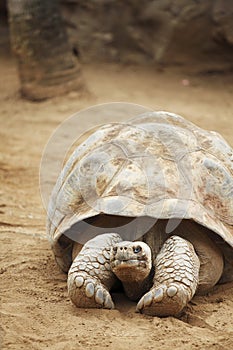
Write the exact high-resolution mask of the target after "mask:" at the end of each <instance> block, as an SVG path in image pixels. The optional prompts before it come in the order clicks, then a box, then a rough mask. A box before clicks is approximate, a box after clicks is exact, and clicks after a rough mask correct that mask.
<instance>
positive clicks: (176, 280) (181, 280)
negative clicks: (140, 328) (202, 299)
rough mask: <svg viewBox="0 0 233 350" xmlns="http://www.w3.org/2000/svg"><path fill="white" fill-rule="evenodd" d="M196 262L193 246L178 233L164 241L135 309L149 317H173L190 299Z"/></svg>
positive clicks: (195, 277)
mask: <svg viewBox="0 0 233 350" xmlns="http://www.w3.org/2000/svg"><path fill="white" fill-rule="evenodd" d="M199 269H200V261H199V258H198V256H197V255H196V253H195V250H194V248H193V245H192V244H191V243H190V242H188V241H186V240H185V239H183V238H181V237H179V236H172V237H170V238H168V239H167V240H166V242H165V243H164V245H163V247H162V249H161V250H160V252H159V254H158V255H157V257H156V259H155V275H154V283H153V287H152V288H151V290H150V291H149V292H148V293H146V294H145V295H144V296H143V297H142V298H141V299H140V301H139V302H138V305H137V310H138V311H140V312H143V313H145V314H147V315H152V316H176V315H178V314H179V313H180V312H181V311H182V310H183V308H184V307H185V306H186V305H187V303H188V302H189V301H190V300H191V299H192V297H193V295H194V294H195V292H196V289H197V285H198V276H199Z"/></svg>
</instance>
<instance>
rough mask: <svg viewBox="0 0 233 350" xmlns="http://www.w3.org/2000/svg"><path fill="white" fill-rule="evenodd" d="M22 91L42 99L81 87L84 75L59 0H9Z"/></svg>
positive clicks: (13, 43) (13, 44) (11, 28)
mask: <svg viewBox="0 0 233 350" xmlns="http://www.w3.org/2000/svg"><path fill="white" fill-rule="evenodd" d="M8 12H9V22H10V31H11V43H12V49H13V52H14V53H15V54H16V57H17V61H18V69H19V76H20V81H21V93H22V95H23V96H24V97H26V98H28V99H31V100H43V99H46V98H49V97H53V96H57V95H61V94H63V93H66V92H68V91H71V90H80V88H81V87H82V78H81V73H80V67H79V65H78V62H77V58H74V56H73V54H72V50H71V48H70V46H69V43H68V38H67V34H66V31H65V27H64V24H63V21H62V17H61V14H60V12H59V0H8Z"/></svg>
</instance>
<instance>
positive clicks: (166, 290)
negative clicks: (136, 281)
mask: <svg viewBox="0 0 233 350" xmlns="http://www.w3.org/2000/svg"><path fill="white" fill-rule="evenodd" d="M189 299H190V294H189V292H188V290H187V287H186V286H184V285H182V284H181V283H171V284H168V285H165V284H160V285H158V286H156V287H153V288H152V289H151V290H150V291H149V292H148V293H146V294H145V295H144V296H143V297H142V298H141V299H140V301H139V302H138V304H137V311H139V312H141V313H144V314H146V315H151V316H160V317H163V316H177V315H179V314H180V312H181V311H182V310H183V309H184V307H185V306H186V305H187V302H188V300H189Z"/></svg>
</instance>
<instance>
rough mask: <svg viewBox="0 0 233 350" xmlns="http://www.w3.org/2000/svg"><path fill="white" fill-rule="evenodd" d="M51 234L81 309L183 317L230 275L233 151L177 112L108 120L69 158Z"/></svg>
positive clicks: (53, 201)
mask: <svg viewBox="0 0 233 350" xmlns="http://www.w3.org/2000/svg"><path fill="white" fill-rule="evenodd" d="M47 232H48V236H49V239H50V242H51V247H52V250H53V252H54V256H55V259H56V261H57V263H58V265H59V266H60V268H61V269H62V270H63V271H64V272H66V273H67V272H68V294H69V297H70V299H71V301H72V302H73V303H74V304H75V305H76V306H77V307H84V308H95V307H96V308H101V307H102V308H108V309H111V308H114V303H113V300H112V297H111V294H110V293H111V291H112V290H113V288H114V286H116V285H117V284H119V283H121V284H122V285H123V288H124V291H125V293H126V295H127V296H128V297H129V298H130V299H132V300H135V301H138V304H137V311H139V312H141V313H145V314H148V315H153V316H161V317H162V316H179V315H180V314H181V312H182V310H183V309H184V308H185V307H186V306H187V304H188V302H189V301H190V300H191V299H192V298H193V296H194V295H195V294H198V293H199V294H205V293H207V292H209V291H210V290H211V289H212V288H213V287H214V286H215V285H216V284H217V283H226V282H230V281H233V254H232V248H233V151H232V149H231V148H230V146H229V145H228V144H227V142H226V141H225V140H224V139H223V138H222V137H221V136H220V135H219V134H218V133H216V132H212V131H206V130H203V129H201V128H199V127H197V126H196V125H194V124H192V123H191V122H190V121H187V120H186V119H184V118H182V117H181V116H178V115H176V114H173V113H169V112H165V111H159V112H148V113H145V114H142V115H140V116H139V117H137V118H135V119H132V120H129V121H126V122H124V123H111V124H106V125H102V126H101V127H99V129H98V130H97V131H95V132H94V133H93V134H91V135H90V136H89V137H88V138H87V139H86V140H85V141H84V142H83V143H82V144H80V145H79V146H78V147H77V148H76V149H75V151H74V152H73V153H72V155H71V157H70V158H69V159H68V161H67V163H66V164H65V166H64V168H63V169H62V171H61V174H60V175H59V177H58V179H57V182H56V185H55V187H54V189H53V191H52V194H51V198H50V202H49V207H48V222H47Z"/></svg>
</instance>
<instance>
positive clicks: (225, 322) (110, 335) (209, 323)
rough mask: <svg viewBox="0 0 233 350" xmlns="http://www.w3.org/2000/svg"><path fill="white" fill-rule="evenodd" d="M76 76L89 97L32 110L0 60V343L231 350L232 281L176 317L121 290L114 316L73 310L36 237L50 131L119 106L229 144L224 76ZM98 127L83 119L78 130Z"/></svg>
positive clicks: (105, 71)
mask: <svg viewBox="0 0 233 350" xmlns="http://www.w3.org/2000/svg"><path fill="white" fill-rule="evenodd" d="M83 72H84V77H85V79H86V82H87V85H88V88H89V91H90V94H88V95H87V94H78V93H70V94H69V95H68V96H66V97H62V98H59V99H56V98H55V99H53V100H50V101H46V102H43V103H39V104H38V103H37V104H36V103H30V102H26V101H23V100H21V99H20V98H19V94H18V92H17V91H18V87H19V83H18V79H17V75H16V68H15V65H14V62H13V61H12V60H9V58H5V59H4V58H2V59H1V60H0V76H1V86H0V118H1V127H0V135H1V139H0V140H1V141H0V146H1V158H0V181H1V188H0V196H1V202H0V235H1V236H0V239H1V270H0V278H1V285H0V288H1V327H0V341H1V345H2V346H3V348H5V349H17V350H18V349H30V350H31V349H45V348H49V349H56V350H59V349H66V350H71V349H104V348H107V349H119V350H120V349H131V348H136V349H156V348H159V349H161V350H165V349H172V348H177V349H181V350H182V349H185V350H187V349H190V350H192V349H201V350H205V349H214V350H220V349H221V350H222V349H228V350H230V349H233V326H232V318H233V284H227V285H224V286H220V287H217V288H216V289H215V290H214V291H213V292H212V293H210V295H208V296H205V297H195V298H194V299H193V301H192V302H191V303H190V304H189V307H188V308H187V310H186V311H185V313H184V314H183V316H182V318H181V319H176V318H172V317H168V318H164V319H160V318H157V317H149V316H143V315H140V314H136V313H135V303H133V302H130V301H128V300H127V299H126V298H125V297H124V296H123V295H121V294H115V295H114V300H115V302H116V310H113V311H106V310H84V309H76V308H75V307H74V306H73V305H72V304H71V302H70V301H69V299H68V296H67V288H66V275H64V274H63V273H61V272H60V271H59V269H58V267H57V266H56V264H55V262H54V258H53V256H52V252H51V250H50V246H49V243H48V241H47V239H46V235H45V219H46V212H45V210H44V209H43V206H42V203H41V197H40V191H39V184H38V183H39V165H40V160H41V156H42V152H43V149H44V146H45V144H46V143H47V141H48V139H49V137H50V135H51V133H52V132H53V131H54V129H55V128H56V127H57V126H58V125H59V124H60V123H61V122H62V121H64V120H65V119H66V118H67V117H69V116H70V115H71V114H73V113H74V112H77V111H78V110H80V109H82V108H85V107H89V106H91V105H94V104H97V103H103V102H110V101H127V102H134V103H138V104H142V105H145V106H148V107H150V108H153V109H157V110H158V109H160V110H161V109H162V110H168V111H172V112H175V113H178V114H181V115H183V116H184V117H186V118H187V119H189V120H191V121H193V122H194V123H196V124H198V125H199V126H201V127H203V128H206V129H212V130H216V131H218V132H220V133H221V134H222V135H223V136H224V137H225V138H226V140H227V141H228V142H229V143H230V144H231V145H233V134H232V130H233V118H232V111H233V99H232V93H233V77H232V76H231V75H230V74H229V72H224V70H219V71H217V72H215V74H214V72H212V73H211V72H209V73H207V72H206V71H205V67H194V68H193V69H192V71H191V72H189V73H187V72H183V73H181V72H180V71H178V68H169V69H168V70H164V71H157V70H156V69H155V68H153V67H150V68H147V69H146V68H139V67H133V66H117V65H98V66H93V65H92V66H84V67H83ZM210 73H211V74H210ZM97 119H98V118H97ZM103 119H104V118H103ZM103 121H105V120H95V116H93V120H91V121H90V120H87V121H86V124H85V122H84V121H83V122H82V123H83V124H82V125H81V126H80V130H81V128H85V125H86V126H87V127H88V128H89V127H90V126H91V125H93V126H94V125H95V124H98V123H100V122H103ZM58 151H59V150H58Z"/></svg>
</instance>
